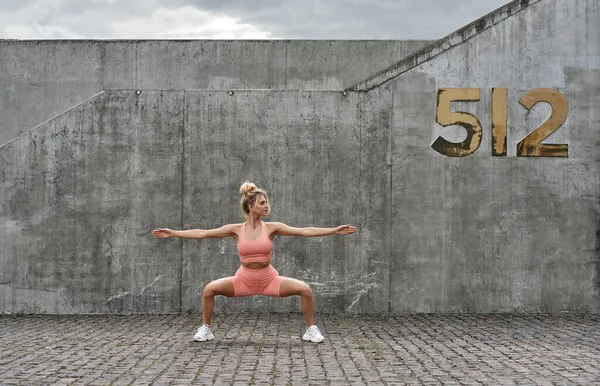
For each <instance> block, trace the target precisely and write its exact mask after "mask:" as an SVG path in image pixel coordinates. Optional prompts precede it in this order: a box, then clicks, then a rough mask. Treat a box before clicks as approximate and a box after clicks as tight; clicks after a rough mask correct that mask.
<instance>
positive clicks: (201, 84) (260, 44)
mask: <svg viewBox="0 0 600 386" xmlns="http://www.w3.org/2000/svg"><path fill="white" fill-rule="evenodd" d="M427 43H429V41H393V40H379V41H378V40H353V41H330V40H322V41H306V40H291V41H285V40H271V41H260V40H257V41H240V40H237V41H218V40H195V41H166V40H158V41H87V40H79V41H77V40H74V41H43V40H42V41H14V40H4V41H0V117H1V118H2V119H0V145H2V144H4V143H6V142H8V141H9V140H11V139H13V138H15V137H16V136H18V135H19V134H21V133H23V132H26V131H28V130H30V129H32V128H33V127H35V126H37V125H39V124H40V123H42V122H44V121H46V120H48V119H51V118H53V117H54V116H56V115H58V114H61V113H62V112H64V111H66V110H67V109H69V108H71V107H72V106H74V105H76V104H78V103H80V102H82V101H83V100H85V99H87V98H89V97H91V96H92V95H95V94H97V93H98V92H100V91H102V90H114V89H144V90H148V89H150V90H185V89H212V90H228V89H230V88H241V89H244V88H245V89H278V90H281V89H305V90H340V89H343V88H344V87H347V86H349V85H351V84H352V83H354V82H357V81H359V80H360V79H362V78H364V77H366V76H368V75H369V74H371V73H373V72H375V71H377V70H379V69H380V68H381V67H384V66H388V65H391V64H393V63H395V62H397V61H398V60H400V59H402V58H404V57H405V56H407V55H408V54H410V53H412V52H413V51H416V50H418V49H420V48H422V47H423V46H424V45H426V44H427Z"/></svg>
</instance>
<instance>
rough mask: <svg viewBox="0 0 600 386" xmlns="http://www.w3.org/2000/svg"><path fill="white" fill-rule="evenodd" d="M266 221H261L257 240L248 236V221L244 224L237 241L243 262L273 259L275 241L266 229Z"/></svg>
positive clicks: (259, 261) (261, 261) (260, 261)
mask: <svg viewBox="0 0 600 386" xmlns="http://www.w3.org/2000/svg"><path fill="white" fill-rule="evenodd" d="M265 228H266V226H265V223H264V222H262V221H261V222H260V235H259V236H258V238H257V239H256V240H248V239H247V238H246V223H243V224H242V231H241V232H240V237H239V239H238V242H237V247H238V254H239V255H240V261H241V262H242V263H263V262H265V261H269V260H271V251H272V250H273V241H271V239H270V238H269V235H268V234H267V232H266V231H265Z"/></svg>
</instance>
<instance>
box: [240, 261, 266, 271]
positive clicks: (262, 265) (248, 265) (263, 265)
mask: <svg viewBox="0 0 600 386" xmlns="http://www.w3.org/2000/svg"><path fill="white" fill-rule="evenodd" d="M242 265H243V266H244V267H246V268H250V269H260V268H267V267H268V266H269V265H271V261H270V260H269V261H261V262H260V263H242Z"/></svg>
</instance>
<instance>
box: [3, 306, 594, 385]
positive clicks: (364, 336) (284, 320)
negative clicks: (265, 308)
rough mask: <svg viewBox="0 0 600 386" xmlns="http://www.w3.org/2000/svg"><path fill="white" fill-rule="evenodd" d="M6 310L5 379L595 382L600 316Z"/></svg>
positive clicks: (75, 381) (125, 382)
mask: <svg viewBox="0 0 600 386" xmlns="http://www.w3.org/2000/svg"><path fill="white" fill-rule="evenodd" d="M301 319H302V317H301V315H298V314H256V313H235V314H219V315H217V316H216V317H215V320H214V323H213V330H214V335H215V339H214V340H213V341H210V342H202V343H200V342H190V338H191V336H192V335H193V333H194V331H195V330H196V328H197V325H198V317H196V316H157V315H145V316H142V315H137V316H99V315H87V316H41V315H37V316H17V317H6V316H5V317H0V383H2V384H3V385H19V384H23V385H32V384H47V385H49V384H57V385H58V384H62V385H67V384H68V385H88V384H89V385H99V384H115V385H166V384H170V385H189V384H202V385H204V384H223V385H225V384H227V385H231V384H239V385H242V384H244V385H247V384H255V385H306V384H312V385H323V384H330V385H350V384H352V385H364V384H366V385H439V384H444V385H479V384H484V385H492V384H493V385H592V384H598V383H600V366H599V365H598V364H599V363H600V327H599V326H600V319H599V316H598V315H589V314H588V315H558V316H557V315H510V314H503V315H411V316H398V317H386V318H382V317H375V316H366V317H361V318H353V317H350V316H342V315H323V316H317V322H318V323H319V325H320V327H321V330H322V331H323V334H324V336H325V341H324V342H323V343H320V344H314V343H305V342H303V341H302V340H301V334H302V333H303V332H304V326H303V325H302V322H301Z"/></svg>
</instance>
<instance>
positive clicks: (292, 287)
mask: <svg viewBox="0 0 600 386" xmlns="http://www.w3.org/2000/svg"><path fill="white" fill-rule="evenodd" d="M282 278H283V280H282V281H281V285H280V286H279V296H281V297H282V298H284V297H286V296H293V295H302V294H303V293H305V292H307V291H310V287H309V285H308V284H306V283H305V282H303V281H300V280H297V279H292V278H290V277H282Z"/></svg>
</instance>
